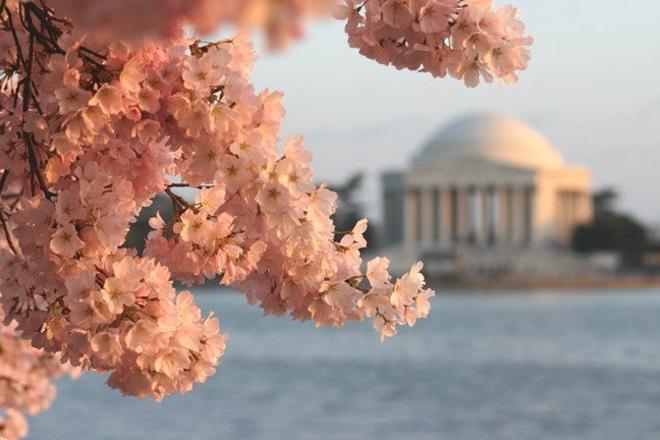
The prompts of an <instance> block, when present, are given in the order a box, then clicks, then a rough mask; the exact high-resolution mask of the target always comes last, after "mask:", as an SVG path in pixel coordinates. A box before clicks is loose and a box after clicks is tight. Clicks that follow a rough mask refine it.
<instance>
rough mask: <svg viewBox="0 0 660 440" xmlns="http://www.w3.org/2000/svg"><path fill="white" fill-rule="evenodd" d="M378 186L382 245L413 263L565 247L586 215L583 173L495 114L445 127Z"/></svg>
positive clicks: (527, 130)
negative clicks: (442, 256)
mask: <svg viewBox="0 0 660 440" xmlns="http://www.w3.org/2000/svg"><path fill="white" fill-rule="evenodd" d="M382 183H383V193H384V231H383V232H384V234H383V235H384V239H385V242H386V244H387V245H390V246H393V245H397V246H399V247H401V246H402V247H403V248H405V249H406V251H407V252H406V254H408V255H412V257H414V258H415V257H417V256H420V255H424V254H429V253H431V254H432V253H434V252H435V253H437V252H453V253H456V252H458V251H461V250H462V249H463V250H469V249H472V250H486V249H491V250H498V249H499V250H506V249H508V250H509V251H510V250H515V249H522V248H525V249H527V248H544V247H545V248H553V249H557V248H562V247H564V248H565V247H568V245H569V244H570V237H571V234H572V232H573V230H574V228H575V227H576V226H577V225H578V224H582V223H586V222H588V221H590V219H591V216H592V205H591V175H590V172H589V170H588V169H587V168H585V167H580V166H574V165H568V164H566V163H565V162H564V159H563V158H562V155H561V154H560V153H559V152H558V151H557V150H556V149H554V148H553V147H552V145H551V144H550V143H549V142H548V140H547V139H545V138H544V137H543V136H542V135H541V134H539V133H538V132H537V131H536V130H535V129H534V128H532V127H530V126H529V125H527V124H525V123H524V122H521V121H519V120H517V119H514V118H511V117H508V116H504V115H500V114H476V115H470V116H467V117H464V118H461V119H458V120H456V121H454V122H452V123H450V124H449V125H448V126H447V127H446V128H444V129H443V130H441V131H440V132H438V133H437V134H435V135H434V136H432V137H431V138H430V139H429V140H428V141H427V142H426V144H425V145H424V146H423V147H422V149H421V150H420V151H419V153H417V154H416V155H415V156H414V157H413V159H412V163H411V166H410V167H409V168H408V169H406V170H404V171H399V172H389V173H386V174H385V175H383V182H382ZM509 253H510V252H509Z"/></svg>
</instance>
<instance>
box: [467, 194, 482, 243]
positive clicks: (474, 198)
mask: <svg viewBox="0 0 660 440" xmlns="http://www.w3.org/2000/svg"><path fill="white" fill-rule="evenodd" d="M467 227H468V232H467V242H468V243H469V244H471V245H474V244H476V243H477V242H478V238H479V192H478V191H477V189H476V188H475V187H473V186H470V187H468V189H467Z"/></svg>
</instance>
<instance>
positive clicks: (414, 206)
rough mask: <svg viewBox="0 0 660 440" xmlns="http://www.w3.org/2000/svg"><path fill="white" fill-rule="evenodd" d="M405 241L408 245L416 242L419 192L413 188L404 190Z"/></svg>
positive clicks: (414, 244) (413, 244)
mask: <svg viewBox="0 0 660 440" xmlns="http://www.w3.org/2000/svg"><path fill="white" fill-rule="evenodd" d="M404 205H405V211H406V215H405V221H404V223H405V243H406V245H408V246H416V245H417V243H418V223H419V218H418V211H419V209H418V208H419V193H418V192H417V191H416V190H414V189H409V190H407V191H406V195H405V203H404Z"/></svg>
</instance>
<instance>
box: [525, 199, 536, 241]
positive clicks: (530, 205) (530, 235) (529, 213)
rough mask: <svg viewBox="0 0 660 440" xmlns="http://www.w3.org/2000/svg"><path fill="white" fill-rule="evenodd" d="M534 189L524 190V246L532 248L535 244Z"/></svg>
mask: <svg viewBox="0 0 660 440" xmlns="http://www.w3.org/2000/svg"><path fill="white" fill-rule="evenodd" d="M535 193H536V191H535V190H534V187H531V186H530V187H527V188H525V189H524V194H525V195H524V197H525V217H524V225H525V228H524V244H525V246H530V245H531V244H532V243H533V242H534V196H535Z"/></svg>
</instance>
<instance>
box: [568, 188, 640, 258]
mask: <svg viewBox="0 0 660 440" xmlns="http://www.w3.org/2000/svg"><path fill="white" fill-rule="evenodd" d="M617 198H618V194H617V192H616V191H615V190H613V189H611V188H607V189H604V190H602V191H598V192H596V193H595V194H594V196H593V201H594V218H593V221H592V222H591V223H589V224H585V225H581V226H578V227H577V228H576V229H575V231H574V233H573V238H572V248H573V249H574V250H575V251H577V252H580V253H589V252H595V251H613V252H617V253H618V254H619V257H620V258H621V263H622V265H623V266H624V267H628V268H633V267H639V266H640V265H641V263H642V255H643V253H644V251H645V250H646V249H647V247H648V245H649V239H648V234H647V231H646V228H645V227H644V226H643V225H642V224H641V222H639V221H638V220H637V219H636V218H634V217H633V216H632V215H630V214H628V213H625V212H620V211H619V210H617V208H616V201H617Z"/></svg>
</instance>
